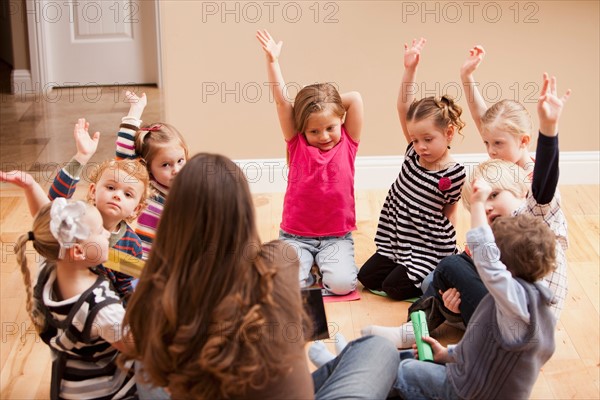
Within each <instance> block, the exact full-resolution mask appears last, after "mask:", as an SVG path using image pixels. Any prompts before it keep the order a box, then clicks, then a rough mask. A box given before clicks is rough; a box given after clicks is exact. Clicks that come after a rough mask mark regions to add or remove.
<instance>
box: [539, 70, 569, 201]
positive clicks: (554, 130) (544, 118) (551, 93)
mask: <svg viewBox="0 0 600 400" xmlns="http://www.w3.org/2000/svg"><path fill="white" fill-rule="evenodd" d="M543 80H544V82H543V84H542V92H541V93H540V97H539V99H538V106H537V111H538V117H539V120H540V136H539V137H538V143H537V150H536V153H535V157H536V162H535V166H534V167H533V181H532V183H531V192H532V194H533V197H534V198H535V201H536V202H537V203H538V204H548V203H550V202H551V201H552V198H553V197H554V194H555V192H556V186H557V185H558V175H559V172H558V157H559V150H558V139H556V136H558V120H559V118H560V115H561V113H562V110H563V107H564V105H565V103H566V102H567V100H568V99H569V96H570V95H571V90H570V89H569V90H567V92H566V93H565V94H564V95H563V96H562V97H560V98H559V97H558V95H557V89H556V77H552V78H551V79H550V78H549V77H548V74H547V73H544V77H543Z"/></svg>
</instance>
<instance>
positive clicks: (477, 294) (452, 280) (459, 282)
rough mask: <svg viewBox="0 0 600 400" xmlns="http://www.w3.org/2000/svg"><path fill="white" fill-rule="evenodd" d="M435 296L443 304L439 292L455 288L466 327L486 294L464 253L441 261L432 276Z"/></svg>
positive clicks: (470, 261) (475, 271) (469, 258)
mask: <svg viewBox="0 0 600 400" xmlns="http://www.w3.org/2000/svg"><path fill="white" fill-rule="evenodd" d="M432 286H433V287H434V290H435V296H436V297H437V298H438V299H439V301H440V304H443V301H442V296H441V295H440V293H439V290H441V291H442V292H445V291H446V290H448V289H450V288H455V289H456V290H458V291H459V292H460V306H459V309H460V314H461V317H462V319H463V321H464V323H465V325H467V324H468V323H469V320H470V319H471V316H472V315H473V312H475V309H476V308H477V306H478V305H479V302H480V301H481V299H483V298H484V297H485V295H486V294H487V293H488V290H487V289H486V287H485V285H484V284H483V282H482V281H481V278H480V277H479V274H478V273H477V269H476V268H475V264H474V263H473V259H472V258H471V257H469V256H468V255H467V254H466V253H462V254H458V255H453V256H448V257H445V258H444V259H442V261H440V263H439V264H438V266H437V268H436V269H435V273H434V274H433V285H432Z"/></svg>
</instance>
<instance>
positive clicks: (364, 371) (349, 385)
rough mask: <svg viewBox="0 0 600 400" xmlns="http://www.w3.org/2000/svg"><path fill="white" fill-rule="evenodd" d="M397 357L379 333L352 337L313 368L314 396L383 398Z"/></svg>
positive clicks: (322, 398)
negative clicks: (315, 368)
mask: <svg viewBox="0 0 600 400" xmlns="http://www.w3.org/2000/svg"><path fill="white" fill-rule="evenodd" d="M399 362H400V357H399V356H398V351H397V350H396V347H395V346H394V345H393V344H392V342H390V341H389V340H387V339H384V338H382V337H379V336H366V337H362V338H360V339H356V340H354V341H352V342H350V343H348V345H347V346H346V347H345V348H344V350H343V351H342V352H341V353H340V355H338V356H337V357H336V358H334V359H333V360H331V361H330V362H328V363H327V364H325V365H323V366H322V367H321V368H319V369H318V370H316V371H315V372H313V374H312V376H313V382H314V384H315V399H316V400H330V399H373V400H375V399H385V398H387V396H388V394H389V393H390V390H391V388H392V384H393V383H394V380H395V379H396V373H397V371H398V364H399Z"/></svg>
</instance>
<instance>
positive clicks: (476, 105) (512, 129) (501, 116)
mask: <svg viewBox="0 0 600 400" xmlns="http://www.w3.org/2000/svg"><path fill="white" fill-rule="evenodd" d="M484 56H485V50H484V49H483V47H482V46H479V45H478V46H475V47H473V48H472V49H471V50H469V56H468V57H467V59H466V60H465V62H464V64H463V65H462V67H461V69H460V77H461V81H462V84H463V88H464V90H465V95H466V98H467V104H468V105H469V111H470V113H471V117H472V118H473V121H474V122H475V126H476V127H477V130H478V131H479V134H480V135H481V139H482V140H483V143H484V144H485V148H486V150H487V152H488V154H489V156H490V158H492V159H501V160H506V161H510V162H512V163H515V164H517V165H519V166H520V167H521V168H523V169H525V171H527V172H528V173H531V172H532V171H533V161H534V160H533V158H532V157H531V155H530V154H529V144H530V143H531V133H532V131H533V123H532V121H531V115H530V114H529V112H528V111H527V109H526V108H525V107H524V106H523V105H522V104H521V103H519V102H518V101H514V100H509V99H504V100H500V101H499V102H497V103H496V104H494V105H492V106H491V107H489V108H488V107H487V106H486V104H485V101H484V99H483V97H482V96H481V93H480V92H479V89H477V85H478V84H477V82H475V78H474V77H473V73H474V72H475V70H476V69H477V67H479V64H481V61H482V60H483V57H484Z"/></svg>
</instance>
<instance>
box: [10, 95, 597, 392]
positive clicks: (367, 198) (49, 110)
mask: <svg viewBox="0 0 600 400" xmlns="http://www.w3.org/2000/svg"><path fill="white" fill-rule="evenodd" d="M145 91H146V92H147V93H148V95H149V99H150V102H149V106H148V110H147V111H148V112H147V113H146V114H145V118H144V119H145V120H146V121H148V122H151V121H156V120H159V119H160V118H161V115H162V108H161V106H162V102H161V100H160V93H159V92H158V91H157V90H156V89H152V88H147V89H145ZM65 92H66V91H65ZM65 92H63V95H62V96H61V97H60V99H59V100H58V101H48V99H44V98H39V97H38V98H37V99H36V98H31V97H29V98H20V97H15V96H7V95H4V97H3V98H2V102H1V105H0V106H1V109H0V121H1V126H0V163H1V169H2V170H5V171H6V170H10V169H14V168H20V169H27V170H30V171H31V172H32V174H33V175H34V176H35V177H36V179H38V180H39V181H40V182H41V183H42V184H43V185H45V186H47V185H48V182H49V181H50V180H51V179H52V178H53V174H54V170H55V167H56V165H57V164H60V163H63V162H65V161H67V160H68V159H69V158H70V157H71V156H72V155H73V154H74V151H75V147H74V144H73V143H72V139H71V137H72V129H73V128H72V127H73V124H74V123H75V122H76V119H77V118H79V117H81V116H85V117H86V118H88V119H89V120H90V121H91V125H92V129H93V130H94V131H95V130H100V131H101V132H102V138H101V145H100V149H99V151H98V154H97V155H96V156H95V157H94V160H97V161H100V160H102V159H105V158H109V157H111V156H112V154H113V151H114V139H115V127H117V126H118V124H119V122H120V118H121V116H122V115H124V113H126V112H127V108H128V107H127V105H126V104H124V103H122V102H121V101H122V95H121V94H120V93H119V91H118V90H117V89H115V88H104V89H103V92H102V95H101V96H100V98H99V99H97V100H96V101H95V102H93V103H92V102H90V101H89V98H90V97H91V96H90V95H89V93H88V94H87V97H86V98H82V97H81V95H80V94H78V93H77V91H75V93H74V96H68V95H67V93H65ZM78 96H79V97H78ZM86 99H87V101H86ZM560 190H561V193H562V198H563V207H564V210H565V212H566V215H567V218H568V223H569V239H570V249H569V251H568V252H567V257H568V260H569V270H568V274H569V295H568V298H567V302H566V305H565V309H564V311H563V313H562V316H561V319H560V321H559V323H558V326H557V329H556V345H557V347H556V352H555V353H554V356H553V357H552V359H551V360H550V361H549V362H548V363H547V364H546V365H545V366H544V368H543V370H542V373H541V374H540V377H539V379H538V381H537V383H536V385H535V387H534V390H533V394H532V398H534V399H599V398H600V377H599V371H600V369H599V363H600V334H599V330H600V319H599V316H600V308H599V304H600V288H599V255H600V252H599V242H600V232H599V218H600V216H599V204H600V200H599V190H600V186H599V185H588V186H583V185H578V186H560ZM83 192H84V191H83V190H82V191H79V193H78V194H77V195H76V197H82V196H83ZM385 194H386V191H385V190H379V191H358V192H357V193H356V198H357V208H356V213H357V220H358V231H356V232H355V233H354V240H355V246H356V261H357V264H358V265H362V263H363V262H364V261H366V259H367V258H368V257H369V256H370V255H371V254H372V252H373V251H374V250H375V245H374V243H373V237H374V234H375V228H376V224H377V218H378V216H379V211H380V209H381V205H382V203H383V200H384V198H385ZM255 205H256V210H257V216H258V220H259V224H260V234H261V238H262V239H263V240H264V241H267V240H271V239H275V238H276V237H277V235H278V229H279V223H280V220H281V212H282V206H283V194H278V193H277V194H260V195H256V196H255ZM459 216H460V217H459V222H458V225H457V230H458V237H459V245H462V244H463V243H462V242H461V240H462V241H464V237H465V232H466V230H467V228H468V216H467V213H466V212H465V211H464V210H463V209H462V207H460V215H459ZM31 221H32V218H31V216H30V215H29V211H28V209H27V205H26V203H25V200H24V197H23V195H22V193H21V191H20V190H19V189H17V188H14V187H12V186H9V185H6V184H0V239H1V245H2V247H1V250H0V256H1V259H2V260H1V274H0V318H1V321H2V341H1V343H0V368H1V376H0V399H33V398H40V399H45V398H48V393H49V386H50V365H51V361H50V355H49V351H48V348H47V347H46V346H45V345H44V344H43V343H42V342H41V341H40V340H39V338H38V337H37V336H36V334H35V332H34V330H33V328H32V326H31V323H30V322H29V319H28V317H27V315H26V313H25V296H24V288H23V283H22V278H21V274H20V272H19V269H18V266H17V265H16V257H15V256H14V254H13V253H12V243H14V242H15V239H16V238H17V237H18V236H19V235H20V234H22V233H24V232H27V231H28V230H29V229H30V226H31ZM29 254H30V255H31V258H32V259H33V257H34V255H35V252H34V251H33V250H32V249H31V250H30V252H29ZM361 296H362V298H361V300H359V301H353V302H339V303H328V304H326V312H327V316H328V320H329V323H330V330H331V332H332V333H334V332H341V333H342V334H343V335H344V336H345V337H346V338H347V339H353V338H356V337H359V336H360V328H361V327H362V326H364V325H369V324H381V325H399V324H400V323H402V322H403V321H405V319H406V312H407V309H408V305H409V304H408V303H405V302H394V301H391V300H389V299H387V298H382V297H378V296H375V295H372V294H371V293H369V292H366V291H364V290H362V288H361ZM437 333H438V337H439V338H440V339H441V340H442V341H443V342H446V343H449V342H455V341H456V340H458V339H459V338H460V331H458V330H456V329H453V328H450V327H446V326H445V325H443V326H442V327H441V329H440V330H439V332H437ZM326 342H327V344H328V346H329V347H330V348H331V349H333V344H332V343H331V341H326Z"/></svg>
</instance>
